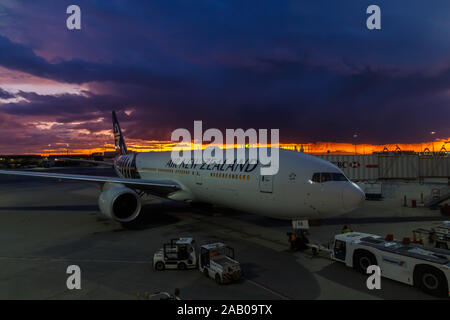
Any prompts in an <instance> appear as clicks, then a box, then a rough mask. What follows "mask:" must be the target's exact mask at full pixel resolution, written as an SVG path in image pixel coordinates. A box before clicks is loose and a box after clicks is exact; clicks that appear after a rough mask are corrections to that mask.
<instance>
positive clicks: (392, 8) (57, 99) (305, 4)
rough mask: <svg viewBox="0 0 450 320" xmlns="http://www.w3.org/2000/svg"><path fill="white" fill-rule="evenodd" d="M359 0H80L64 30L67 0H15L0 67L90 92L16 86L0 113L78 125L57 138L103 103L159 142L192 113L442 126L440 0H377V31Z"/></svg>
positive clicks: (409, 127) (379, 135)
mask: <svg viewBox="0 0 450 320" xmlns="http://www.w3.org/2000/svg"><path fill="white" fill-rule="evenodd" d="M370 4H372V3H370V1H359V2H358V3H356V2H355V4H353V3H352V4H350V2H348V3H347V2H346V4H345V5H343V4H342V3H341V2H336V1H325V0H320V1H314V2H312V1H299V2H292V1H283V0H280V1H272V0H261V1H244V2H243V1H210V0H204V1H203V0H199V1H188V2H186V1H181V0H180V1H178V0H174V1H170V2H164V1H157V2H153V1H151V2H150V1H148V2H147V1H146V2H138V1H136V2H132V4H130V3H129V2H128V1H127V2H125V1H114V2H108V3H107V4H106V3H102V2H91V1H80V6H81V8H82V13H83V18H82V19H83V20H82V21H83V22H82V24H83V29H82V31H80V32H70V31H67V30H66V29H65V27H64V25H63V26H61V27H58V26H59V24H60V20H61V19H57V18H55V17H57V16H58V17H59V16H60V15H61V12H63V14H62V17H64V12H65V8H64V4H60V3H59V4H57V5H55V6H52V5H50V2H47V1H40V2H39V3H36V4H34V3H30V4H29V5H27V6H23V5H21V4H19V3H15V2H14V5H11V6H10V7H8V10H7V12H8V15H7V16H6V18H5V19H6V20H5V21H7V22H8V25H7V26H6V27H3V28H1V27H0V65H1V66H3V67H6V68H8V69H11V70H17V71H22V72H25V73H28V74H32V75H34V76H38V77H41V78H46V79H52V80H55V81H60V82H65V83H76V84H82V83H83V84H88V85H89V87H90V88H91V90H87V91H86V92H84V93H83V94H81V95H74V94H61V95H42V94H37V93H36V92H24V91H21V92H19V93H17V94H16V96H17V97H20V98H23V99H24V100H22V101H20V102H17V103H9V104H3V105H1V106H0V114H1V113H3V114H4V115H8V116H9V117H12V118H14V119H17V118H19V117H22V118H23V119H40V120H45V119H48V120H49V121H50V120H51V121H56V122H58V123H64V124H67V123H73V122H77V121H78V122H82V123H81V124H79V125H76V124H75V125H73V124H72V125H64V124H63V125H58V126H55V128H54V129H55V130H56V129H58V130H61V137H62V136H63V133H62V132H63V131H64V130H69V131H68V132H70V130H76V129H86V130H89V131H90V132H95V131H96V129H98V130H105V129H108V128H109V127H110V112H111V110H113V109H115V110H118V111H121V112H120V113H119V117H120V119H121V121H122V122H123V127H124V128H125V129H126V135H127V136H128V137H130V138H134V139H138V138H141V139H165V140H167V139H169V138H170V133H171V131H172V130H173V129H175V128H179V127H185V128H188V129H192V126H193V121H194V120H203V122H204V129H206V128H211V127H216V128H219V129H225V128H239V127H240V128H279V129H280V132H281V138H282V140H283V141H285V142H290V141H292V142H295V141H297V142H305V141H349V140H352V136H353V134H354V133H358V135H359V137H360V139H361V142H368V143H392V142H397V141H398V142H415V141H421V140H428V139H429V138H430V136H429V132H430V131H431V130H433V131H437V132H439V134H440V135H441V136H442V137H449V136H450V126H448V120H447V119H449V118H450V108H449V107H448V106H449V103H450V101H449V100H450V69H449V68H450V64H449V60H448V56H449V54H450V40H449V39H450V34H449V32H450V31H449V30H450V22H449V21H450V19H448V18H449V15H450V13H449V12H450V10H448V9H450V3H449V2H448V1H436V2H434V3H433V6H430V5H429V4H427V3H424V2H422V1H397V2H392V1H381V2H380V3H379V5H380V7H381V8H382V14H383V20H382V21H383V22H382V23H383V29H382V30H381V31H376V32H371V31H368V30H367V29H366V28H365V17H366V15H365V8H367V6H368V5H370ZM38 7H39V8H41V9H40V10H38V11H36V10H37V8H38ZM42 8H45V10H42ZM35 11H36V12H38V14H37V15H36V14H31V13H32V12H35ZM39 27H41V28H43V29H45V30H46V31H47V32H34V30H38V29H39ZM6 94H8V93H7V92H4V91H0V98H2V97H3V98H7V97H6V96H4V95H6ZM124 110H133V112H132V113H131V115H130V116H127V115H126V114H125V113H124V112H123V111H124ZM98 118H104V121H102V122H96V123H93V122H89V120H93V119H98ZM27 130H28V132H33V134H39V135H40V134H44V133H42V132H40V131H39V130H33V131H30V130H31V129H30V128H28V129H27ZM45 134H47V135H48V134H49V132H47V133H45ZM11 139H12V138H11ZM61 139H63V138H61ZM71 141H72V140H71ZM72 143H75V140H73V142H72Z"/></svg>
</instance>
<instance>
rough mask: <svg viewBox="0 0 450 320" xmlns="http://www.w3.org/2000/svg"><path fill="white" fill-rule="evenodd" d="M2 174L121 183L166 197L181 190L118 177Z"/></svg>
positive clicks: (168, 184) (170, 184)
mask: <svg viewBox="0 0 450 320" xmlns="http://www.w3.org/2000/svg"><path fill="white" fill-rule="evenodd" d="M0 174H6V175H14V176H27V177H39V178H50V179H59V180H73V181H85V182H95V183H99V184H103V183H107V182H110V183H121V184H123V185H126V186H127V187H130V188H133V189H138V190H143V191H146V192H148V193H151V194H154V195H159V196H166V195H167V194H169V193H171V192H174V191H177V190H180V189H181V187H180V186H179V185H178V184H177V183H175V182H173V181H155V180H142V179H127V178H118V177H106V176H88V175H77V174H61V173H49V172H33V171H16V170H0Z"/></svg>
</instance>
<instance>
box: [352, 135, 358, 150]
mask: <svg viewBox="0 0 450 320" xmlns="http://www.w3.org/2000/svg"><path fill="white" fill-rule="evenodd" d="M356 138H358V135H357V134H356V133H355V134H354V135H353V139H355V140H354V141H355V156H356Z"/></svg>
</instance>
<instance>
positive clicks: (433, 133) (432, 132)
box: [430, 131, 436, 155]
mask: <svg viewBox="0 0 450 320" xmlns="http://www.w3.org/2000/svg"><path fill="white" fill-rule="evenodd" d="M430 134H431V136H432V137H433V139H432V140H431V143H432V144H433V155H434V135H435V134H436V131H431V132H430Z"/></svg>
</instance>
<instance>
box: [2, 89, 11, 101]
mask: <svg viewBox="0 0 450 320" xmlns="http://www.w3.org/2000/svg"><path fill="white" fill-rule="evenodd" d="M11 98H14V95H13V94H12V93H10V92H8V91H5V90H3V89H2V88H0V99H11Z"/></svg>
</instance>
